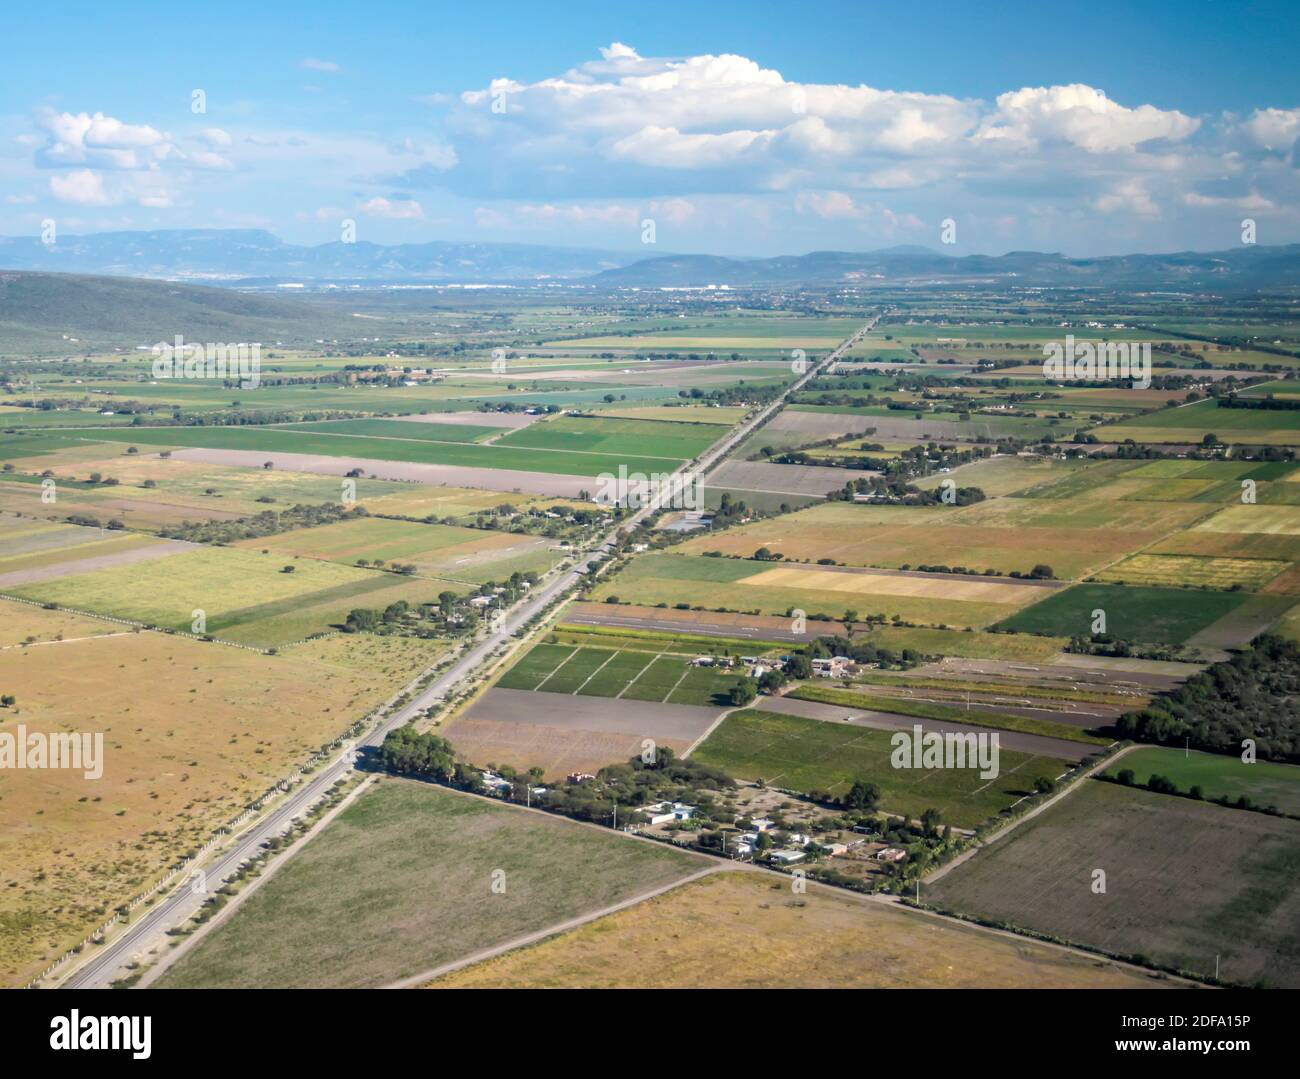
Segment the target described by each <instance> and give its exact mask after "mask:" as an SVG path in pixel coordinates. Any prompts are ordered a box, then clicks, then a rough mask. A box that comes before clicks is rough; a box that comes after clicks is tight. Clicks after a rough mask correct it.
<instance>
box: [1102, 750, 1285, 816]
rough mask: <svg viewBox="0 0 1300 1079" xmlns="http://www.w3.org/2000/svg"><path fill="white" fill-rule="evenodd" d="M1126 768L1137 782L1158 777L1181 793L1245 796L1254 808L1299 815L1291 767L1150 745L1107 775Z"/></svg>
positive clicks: (1117, 765)
mask: <svg viewBox="0 0 1300 1079" xmlns="http://www.w3.org/2000/svg"><path fill="white" fill-rule="evenodd" d="M1125 768H1130V769H1132V770H1133V773H1134V776H1135V778H1136V780H1137V782H1138V783H1146V782H1147V781H1148V780H1150V778H1151V777H1152V776H1153V775H1161V776H1164V777H1165V778H1166V779H1169V780H1172V781H1173V783H1174V785H1175V786H1177V787H1178V789H1179V790H1181V791H1186V790H1190V789H1191V788H1192V787H1200V788H1201V790H1202V791H1203V792H1204V793H1205V797H1206V798H1220V797H1224V796H1226V797H1228V798H1233V799H1236V798H1239V797H1241V796H1243V795H1244V796H1245V797H1247V798H1249V799H1250V800H1251V801H1252V802H1254V803H1255V804H1256V805H1259V806H1276V807H1277V808H1278V809H1280V810H1281V811H1282V812H1283V813H1291V814H1300V768H1297V767H1295V766H1294V765H1289V764H1274V763H1272V762H1271V761H1263V760H1260V761H1255V763H1253V764H1247V763H1245V762H1244V761H1243V760H1242V759H1241V758H1240V757H1236V756H1232V757H1229V756H1223V755H1221V754H1218V753H1187V752H1184V751H1183V750H1180V749H1163V748H1159V747H1155V746H1151V747H1145V748H1142V749H1136V750H1133V751H1132V752H1130V753H1126V754H1125V755H1124V757H1123V758H1122V759H1121V760H1119V761H1116V762H1115V764H1114V765H1112V766H1111V767H1110V768H1109V769H1107V771H1106V774H1107V775H1111V776H1113V775H1115V774H1116V773H1117V772H1120V771H1122V770H1123V769H1125Z"/></svg>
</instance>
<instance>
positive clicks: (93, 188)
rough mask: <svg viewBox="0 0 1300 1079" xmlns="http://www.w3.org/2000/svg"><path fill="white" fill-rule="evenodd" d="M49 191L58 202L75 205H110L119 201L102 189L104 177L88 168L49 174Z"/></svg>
mask: <svg viewBox="0 0 1300 1079" xmlns="http://www.w3.org/2000/svg"><path fill="white" fill-rule="evenodd" d="M50 192H51V194H53V195H54V197H55V198H56V199H58V200H59V201H60V202H70V203H72V204H73V205H76V206H111V205H113V203H115V202H117V201H119V200H118V199H116V198H114V197H113V196H111V195H109V193H108V192H107V191H106V190H105V189H104V178H103V177H102V176H101V175H100V174H99V173H97V172H91V171H90V169H79V170H78V171H76V172H65V173H59V174H57V175H55V176H51V177H50Z"/></svg>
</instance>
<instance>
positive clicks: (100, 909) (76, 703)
mask: <svg viewBox="0 0 1300 1079" xmlns="http://www.w3.org/2000/svg"><path fill="white" fill-rule="evenodd" d="M15 637H18V638H21V639H26V638H28V637H31V638H34V639H35V640H36V641H43V642H51V643H44V644H32V645H30V646H17V647H14V646H11V642H12V640H13V638H15ZM60 637H62V640H61V641H60ZM0 641H3V643H4V645H5V647H0V686H3V688H4V691H5V692H6V693H12V694H13V695H14V696H15V697H16V698H17V704H16V705H15V706H14V707H13V708H10V709H5V710H4V711H3V713H0V716H3V718H2V719H0V728H3V729H8V730H11V731H12V730H13V728H14V724H15V723H23V724H24V725H25V726H26V727H27V729H28V731H29V732H43V733H56V732H71V731H76V732H89V733H100V734H102V735H103V747H104V749H103V753H104V755H103V776H102V778H100V779H86V778H85V776H84V773H83V772H82V771H74V770H69V769H49V770H41V771H31V770H15V769H3V770H0V866H2V867H3V868H2V869H0V884H2V885H3V887H0V981H2V982H3V983H4V984H6V985H11V986H12V985H21V984H23V983H24V982H25V981H26V980H27V979H28V978H30V977H31V976H32V975H33V974H35V973H36V972H37V971H38V970H40V969H41V968H42V967H44V966H45V965H46V964H47V963H48V962H49V961H50V960H51V959H53V958H54V957H55V956H57V955H59V954H60V953H61V952H63V951H64V950H65V949H66V948H68V947H69V946H70V945H72V944H73V943H75V942H77V941H79V940H81V939H82V938H83V937H84V936H85V935H86V934H87V933H88V932H89V931H90V930H91V929H93V928H95V927H97V926H99V925H101V924H102V923H103V922H104V921H105V920H106V918H107V914H108V912H109V911H110V910H111V909H112V908H113V907H115V906H116V905H118V904H120V903H123V902H125V901H126V900H128V899H130V898H132V897H133V896H134V895H135V894H137V893H138V892H141V891H144V890H145V889H147V888H148V887H150V886H151V885H152V884H153V883H154V881H155V880H157V879H158V878H159V877H161V876H162V875H163V873H164V872H165V870H166V868H167V867H168V866H170V865H171V864H172V863H173V862H174V861H175V860H177V859H178V858H180V857H181V856H182V855H184V854H185V853H187V852H188V851H190V850H192V849H194V848H196V847H198V846H200V845H201V844H202V843H203V842H205V841H206V840H207V839H208V837H209V836H210V835H211V833H212V831H213V829H215V828H216V827H217V826H218V825H220V824H222V823H224V822H225V821H226V820H228V819H230V818H231V817H233V816H235V815H236V814H237V813H239V812H240V811H241V810H242V808H243V807H244V805H245V804H246V803H247V802H248V801H249V800H251V799H252V798H254V797H257V796H260V795H261V794H262V793H263V792H264V791H265V790H266V789H267V788H268V787H269V786H270V785H271V784H272V783H273V782H275V781H276V780H278V779H279V778H281V777H282V776H284V775H285V774H287V773H288V772H289V771H291V770H292V768H293V766H294V764H295V762H300V761H302V760H304V759H305V758H306V757H307V756H309V755H310V754H311V753H313V752H314V751H315V750H316V749H317V748H318V747H319V746H321V745H322V744H323V743H324V742H326V741H328V740H329V739H331V738H333V737H335V736H337V735H338V734H339V733H341V732H342V731H343V730H344V729H345V728H346V727H347V726H348V725H349V724H350V723H351V722H352V721H353V720H354V719H356V718H359V717H360V716H361V715H364V714H365V713H366V712H367V711H369V710H370V709H371V708H373V707H374V706H375V705H377V704H378V703H380V701H382V700H384V699H385V698H387V697H388V696H389V695H390V694H391V693H392V692H394V691H395V690H396V689H397V688H398V687H400V686H401V685H404V684H405V683H406V682H407V681H409V679H410V678H411V677H412V676H413V675H414V674H415V673H416V672H418V671H420V670H422V669H424V668H425V667H427V666H429V665H430V664H432V663H433V662H434V661H435V660H436V659H437V657H438V656H439V655H440V654H441V653H442V652H443V651H444V650H445V648H446V645H445V643H442V642H436V641H417V640H407V639H387V638H385V639H381V638H376V637H367V638H365V639H360V638H350V639H348V640H347V641H346V642H345V641H343V640H342V639H340V638H334V639H332V640H323V641H315V642H311V643H310V644H307V645H303V646H302V647H300V648H297V649H295V650H294V651H293V652H292V653H291V654H286V655H280V656H263V655H260V654H259V653H257V652H252V651H248V650H246V649H240V648H222V647H220V646H214V645H211V644H204V643H201V642H199V641H194V640H190V639H187V638H182V637H172V636H167V635H164V634H160V633H149V632H140V633H135V632H129V631H126V632H124V627H122V626H120V625H117V624H114V623H110V622H99V621H96V620H94V619H89V618H83V617H79V616H72V615H69V614H67V613H66V612H62V611H47V610H43V609H42V608H40V607H34V606H30V605H27V604H20V603H13V602H6V601H0ZM55 642H57V643H55Z"/></svg>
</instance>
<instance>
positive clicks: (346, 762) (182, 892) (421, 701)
mask: <svg viewBox="0 0 1300 1079" xmlns="http://www.w3.org/2000/svg"><path fill="white" fill-rule="evenodd" d="M879 318H880V316H879V315H877V316H876V317H875V318H873V319H871V320H870V321H869V322H868V323H867V324H866V325H865V326H863V327H862V329H860V330H859V331H858V332H857V333H855V334H854V335H853V336H852V337H850V338H849V339H848V340H847V341H845V342H844V343H843V344H842V345H840V346H839V347H838V348H836V349H835V350H834V351H833V352H831V353H830V354H829V355H828V356H826V357H825V358H824V359H822V360H820V361H818V362H817V363H815V364H811V365H810V366H809V369H808V371H807V372H805V373H804V374H803V375H802V376H800V377H799V378H798V379H796V380H795V381H794V382H792V383H791V384H790V385H789V386H788V387H787V388H786V390H785V392H784V393H783V394H781V395H780V396H779V397H777V398H776V399H775V400H774V401H773V402H772V403H771V404H769V405H767V406H766V407H764V408H763V409H762V410H761V411H759V412H758V413H756V414H755V415H754V416H752V417H751V418H750V419H749V420H747V421H745V422H744V423H742V424H740V425H739V426H738V427H736V428H734V429H733V430H732V431H730V432H729V433H728V434H727V435H725V436H724V437H723V438H722V439H721V440H719V441H718V442H715V443H714V444H713V446H712V447H710V448H709V449H708V450H706V451H705V452H704V453H703V454H701V455H700V457H699V458H697V459H696V460H695V461H694V462H688V463H687V464H686V465H685V466H683V467H682V469H680V470H679V471H680V472H683V473H685V472H689V471H691V470H692V469H694V470H698V471H701V472H706V473H707V471H708V470H709V469H710V468H712V467H713V466H715V465H716V464H717V463H718V462H719V461H721V460H722V459H723V458H724V457H726V455H727V454H728V453H729V452H730V451H731V450H732V449H734V448H735V446H736V445H737V444H738V443H739V442H740V441H741V440H742V439H744V438H745V437H747V436H748V435H749V434H750V433H751V432H752V431H753V430H754V429H755V428H756V427H757V426H758V425H759V424H761V423H763V422H764V421H766V420H767V419H769V418H770V417H771V416H773V415H775V414H776V412H777V411H779V410H780V408H781V407H782V406H783V405H784V404H785V401H786V398H787V397H789V395H790V394H792V393H794V392H796V391H797V390H799V389H800V388H801V387H802V386H803V385H804V384H805V383H806V382H808V380H809V379H811V378H813V377H815V376H816V375H817V374H820V373H821V372H822V371H823V370H824V369H825V368H826V367H827V366H829V365H830V364H832V363H834V362H835V360H837V359H838V358H839V356H840V355H841V354H842V353H843V352H844V351H845V350H846V349H848V348H850V347H851V346H852V345H853V344H855V343H856V342H857V340H858V339H859V338H860V337H861V336H862V335H863V334H865V333H867V332H868V331H869V330H870V329H871V328H872V327H873V326H875V324H876V322H877V321H878V320H879ZM666 496H667V492H664V493H663V494H660V493H656V494H655V495H654V496H653V497H652V498H651V499H650V500H649V501H648V502H647V504H646V505H645V506H643V507H642V508H641V509H639V510H637V511H636V512H635V513H633V514H631V515H630V516H628V517H626V518H624V519H623V520H622V521H620V522H619V524H618V526H617V527H615V528H614V529H612V530H611V531H610V532H609V533H608V534H607V535H606V536H605V537H604V539H603V540H602V541H601V542H600V544H599V545H598V546H597V547H596V548H595V549H594V550H591V551H589V552H587V553H585V554H584V555H582V556H581V557H580V558H579V560H578V561H577V562H576V563H575V564H574V565H573V566H572V567H571V568H570V569H568V570H566V571H563V572H561V573H559V574H557V575H556V577H555V578H554V579H553V580H552V581H550V582H549V583H548V584H546V585H544V586H543V587H541V588H539V589H538V590H537V591H536V592H535V593H533V594H530V595H529V596H528V597H527V598H525V599H524V600H523V601H521V602H520V603H519V604H517V605H516V606H515V607H514V608H513V610H511V611H510V612H508V613H507V614H506V617H505V618H504V619H503V620H502V623H501V625H499V626H498V627H497V628H496V629H495V630H494V631H491V632H489V633H488V635H487V636H485V637H484V638H483V639H482V640H480V641H478V642H477V643H475V644H473V645H470V646H469V647H468V648H467V649H466V650H465V651H463V652H462V653H461V654H460V656H459V657H458V658H457V659H456V660H455V662H453V663H452V665H451V666H450V667H448V668H447V669H446V670H445V671H444V672H443V673H442V674H441V675H440V676H439V677H438V678H437V679H436V680H435V681H433V682H432V683H431V684H430V685H429V687H428V688H427V689H425V690H424V691H423V692H422V693H420V694H419V695H418V696H417V697H415V698H414V699H413V700H412V701H411V702H410V703H408V704H407V705H405V706H404V707H402V708H400V709H398V710H396V711H394V712H392V713H390V714H389V715H388V716H387V717H386V718H385V719H384V720H383V722H382V723H381V724H380V725H379V726H378V727H377V728H376V729H375V730H374V732H373V733H371V734H370V735H369V736H368V737H366V738H364V739H363V740H362V741H361V742H360V743H358V746H359V747H373V746H378V745H379V744H380V743H381V742H383V740H384V737H385V736H386V735H387V734H388V732H389V731H391V730H394V729H396V728H398V727H401V726H403V725H405V724H406V723H408V722H409V721H410V720H412V719H413V718H415V716H416V714H417V713H419V712H422V711H423V710H424V709H426V708H428V707H429V706H430V705H432V704H435V703H437V702H438V701H441V700H443V699H445V698H446V697H447V696H448V694H450V693H451V692H452V691H453V690H455V689H457V688H459V687H460V686H461V683H463V682H468V681H470V680H471V679H472V678H473V676H474V674H475V672H476V671H477V670H478V669H479V667H480V666H482V664H483V662H484V661H485V660H486V659H487V657H488V655H489V653H491V652H492V651H493V650H494V649H497V648H499V647H501V646H502V645H505V644H508V643H509V642H510V641H511V639H512V637H513V635H514V634H515V633H516V632H517V631H518V630H520V629H521V628H522V627H523V626H524V624H525V623H526V622H528V621H529V620H530V619H531V618H533V617H535V616H536V615H537V614H539V613H540V612H541V611H543V610H544V609H545V608H546V606H547V605H548V604H549V603H550V602H551V601H552V600H554V599H556V598H557V597H559V596H561V595H562V594H564V593H566V592H569V591H571V590H573V589H574V588H575V587H576V586H577V585H578V584H579V583H580V582H581V580H582V579H583V577H584V576H585V575H586V573H587V572H588V571H589V570H590V569H591V568H592V567H593V566H594V565H595V564H597V563H598V562H600V561H601V560H602V559H603V558H605V557H606V556H607V555H608V554H609V553H610V552H611V550H612V549H613V547H612V544H613V543H614V541H615V540H616V539H617V538H618V535H619V533H620V532H622V531H626V530H629V529H631V528H634V527H635V526H636V525H637V524H638V523H640V521H641V520H642V519H644V518H645V517H646V516H648V515H649V514H651V513H652V512H654V511H655V510H657V509H658V508H659V502H660V501H661V500H662V499H663V498H664V497H666ZM355 756H356V755H355V751H354V749H352V748H351V747H349V748H347V749H345V750H343V751H341V752H340V754H339V756H338V757H337V758H335V759H334V760H333V761H332V762H331V763H330V764H329V765H328V766H327V767H324V768H322V769H321V770H320V771H319V772H317V773H315V774H314V775H313V776H311V778H309V779H308V780H307V781H306V782H305V783H303V784H302V785H301V786H300V787H298V788H297V789H296V790H295V791H293V792H292V793H291V794H290V795H289V797H288V798H286V799H285V800H284V802H283V803H281V804H279V805H277V806H275V807H274V808H273V809H271V810H270V811H269V812H268V813H267V814H266V816H265V817H263V818H262V819H261V821H259V822H258V824H257V825H256V826H255V827H253V828H251V829H249V830H248V831H247V832H246V833H244V834H243V835H242V836H241V837H240V838H239V839H237V840H236V841H235V843H234V845H233V846H232V847H231V848H230V849H229V850H228V851H227V852H226V853H224V854H222V855H221V856H220V857H218V858H217V859H216V860H215V861H214V862H213V863H212V864H210V865H208V866H207V867H206V868H205V873H206V874H207V883H208V889H209V891H215V890H216V889H217V888H219V887H220V886H221V882H223V881H225V880H226V879H228V878H229V877H230V876H232V875H233V874H234V873H235V872H236V871H237V870H238V868H239V866H240V865H241V864H242V863H243V862H245V861H248V860H250V859H252V858H254V857H255V856H256V855H257V854H258V853H259V851H260V848H261V844H262V843H264V842H265V841H266V840H268V839H271V838H273V837H275V836H278V835H281V834H282V833H283V832H284V831H285V830H286V829H288V828H289V826H290V825H291V824H292V823H293V821H294V819H295V818H296V817H299V816H301V815H302V814H303V813H304V812H306V811H307V809H309V808H310V807H311V806H312V805H313V804H314V803H315V802H317V801H318V800H320V799H321V798H323V797H324V796H325V794H326V793H327V792H328V791H329V789H330V787H332V786H333V785H334V784H335V783H336V782H337V781H338V780H340V779H342V778H343V777H344V776H346V775H347V774H348V773H349V772H350V771H351V770H352V768H353V764H354V761H355ZM277 861H278V860H277ZM274 870H275V866H274V865H273V866H271V867H268V869H267V870H266V872H267V873H271V872H274ZM205 898H207V897H206V895H202V894H199V895H196V894H194V893H193V892H192V891H191V890H190V888H189V886H188V882H187V883H186V884H185V885H183V886H182V887H180V888H179V889H178V890H176V891H174V892H172V893H171V894H169V895H168V896H167V897H166V898H165V899H160V900H158V901H157V902H156V903H154V905H153V906H151V907H143V906H142V907H139V908H137V910H136V912H135V921H134V922H132V923H131V924H130V925H129V926H128V927H127V928H126V929H125V931H124V932H120V933H118V934H117V935H116V936H114V937H113V938H112V939H111V940H110V941H109V942H108V943H106V944H104V945H101V946H98V947H96V948H95V950H94V952H93V954H91V956H90V958H89V959H88V960H87V961H86V962H84V963H83V964H82V965H81V966H80V967H79V968H78V969H77V970H76V972H75V973H74V974H73V975H72V976H71V977H70V978H68V980H67V981H66V982H65V983H64V986H65V987H66V988H71V989H103V988H107V987H108V986H109V984H110V983H111V982H113V981H114V980H116V979H118V978H120V977H122V976H123V975H124V974H126V973H127V971H128V968H127V964H128V963H129V962H131V959H132V956H133V955H138V954H140V953H142V952H144V951H146V950H147V948H148V947H150V946H151V945H152V944H153V943H154V942H155V941H156V939H157V938H158V937H159V936H160V935H161V934H162V933H163V932H164V931H165V930H166V929H169V928H171V927H173V926H177V925H180V924H181V923H182V922H184V921H185V920H186V919H187V918H189V917H190V916H191V915H192V914H193V913H194V912H195V911H196V910H198V908H199V907H200V905H202V903H203V901H204V899H205Z"/></svg>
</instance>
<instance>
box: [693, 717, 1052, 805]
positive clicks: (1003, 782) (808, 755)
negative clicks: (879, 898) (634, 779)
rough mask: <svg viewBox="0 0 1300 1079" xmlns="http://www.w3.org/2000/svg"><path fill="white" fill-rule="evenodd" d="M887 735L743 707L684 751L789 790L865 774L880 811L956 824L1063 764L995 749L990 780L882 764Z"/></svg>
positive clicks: (837, 790) (836, 789)
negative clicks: (930, 812) (934, 816)
mask: <svg viewBox="0 0 1300 1079" xmlns="http://www.w3.org/2000/svg"><path fill="white" fill-rule="evenodd" d="M922 726H924V724H922ZM892 738H893V732H891V731H879V730H872V729H871V728H868V727H857V726H841V725H837V724H834V723H827V722H824V721H822V720H819V719H804V718H802V717H799V716H787V715H780V714H777V713H774V712H759V711H756V710H752V709H746V710H744V711H741V712H733V713H732V714H731V715H729V716H728V717H727V718H726V719H725V720H723V722H722V724H721V726H719V727H718V728H717V729H716V730H715V731H714V732H713V733H712V734H711V735H709V737H708V738H706V739H705V740H704V742H703V743H701V744H700V745H699V746H698V747H697V748H696V750H695V752H694V753H692V754H691V757H692V759H693V760H698V761H700V762H701V763H702V764H710V765H713V766H714V767H716V768H721V769H723V770H724V771H725V772H727V773H728V774H730V775H734V776H736V777H737V778H740V779H762V780H763V781H764V782H765V783H767V784H768V785H769V786H773V787H783V788H787V789H790V790H797V791H805V792H806V791H812V790H823V791H828V792H830V793H831V794H844V793H845V792H847V791H848V789H849V787H851V786H852V785H853V783H854V781H855V780H859V779H863V780H867V781H868V782H871V783H875V784H876V785H877V786H878V787H879V788H880V791H881V800H880V808H881V809H884V810H886V811H888V812H890V813H899V814H902V815H904V816H907V817H919V816H920V815H921V814H922V813H923V812H924V811H925V810H927V809H930V808H935V809H938V810H939V811H940V812H941V813H942V814H943V820H944V822H945V823H949V824H953V825H957V826H958V827H963V828H974V827H975V826H976V825H977V824H979V823H980V822H981V821H984V820H987V819H988V818H990V817H993V816H996V815H997V813H998V812H999V811H1001V810H1003V809H1005V808H1007V807H1008V806H1010V805H1012V804H1013V803H1014V802H1017V801H1019V800H1020V799H1021V798H1023V797H1024V796H1026V795H1028V794H1032V793H1033V791H1034V780H1035V779H1037V778H1039V777H1043V778H1046V779H1055V778H1056V777H1057V776H1059V775H1060V774H1061V773H1062V772H1064V771H1066V770H1067V768H1068V767H1069V766H1068V765H1067V764H1066V763H1065V762H1063V761H1059V760H1053V759H1051V758H1048V757H1035V756H1030V755H1029V754H1027V753H1016V752H1013V751H1011V750H1007V749H1003V750H1001V755H1000V774H999V775H998V777H997V778H996V779H993V780H988V779H981V778H980V773H979V771H978V770H977V769H974V768H961V769H957V768H952V769H928V770H927V769H921V770H912V769H899V768H894V767H893V766H892V765H891V763H890V754H891V753H892V752H893V747H892V744H891V739H892Z"/></svg>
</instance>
